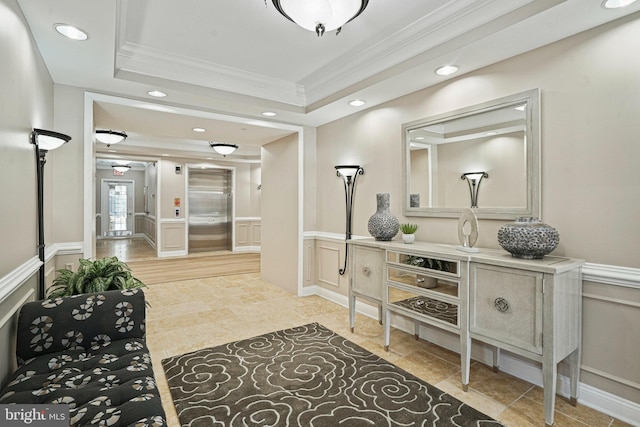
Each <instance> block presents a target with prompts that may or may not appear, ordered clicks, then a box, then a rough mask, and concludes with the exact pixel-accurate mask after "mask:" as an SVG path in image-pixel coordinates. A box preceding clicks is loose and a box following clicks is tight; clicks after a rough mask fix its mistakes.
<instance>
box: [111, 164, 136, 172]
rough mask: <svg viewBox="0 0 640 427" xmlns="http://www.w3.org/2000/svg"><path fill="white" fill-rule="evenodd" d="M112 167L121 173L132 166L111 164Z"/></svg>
mask: <svg viewBox="0 0 640 427" xmlns="http://www.w3.org/2000/svg"><path fill="white" fill-rule="evenodd" d="M111 167H112V168H114V169H115V170H117V171H118V172H121V173H125V172H127V171H128V170H129V169H131V166H129V165H111Z"/></svg>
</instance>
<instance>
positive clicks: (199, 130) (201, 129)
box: [191, 128, 207, 133]
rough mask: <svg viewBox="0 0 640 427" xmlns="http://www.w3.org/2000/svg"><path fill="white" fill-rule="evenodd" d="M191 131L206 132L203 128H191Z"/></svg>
mask: <svg viewBox="0 0 640 427" xmlns="http://www.w3.org/2000/svg"><path fill="white" fill-rule="evenodd" d="M191 130H192V131H194V132H199V133H202V132H206V131H207V130H206V129H205V128H192V129H191Z"/></svg>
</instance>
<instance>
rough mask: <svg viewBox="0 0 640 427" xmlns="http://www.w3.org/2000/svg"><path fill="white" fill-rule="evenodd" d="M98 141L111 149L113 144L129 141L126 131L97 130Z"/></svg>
mask: <svg viewBox="0 0 640 427" xmlns="http://www.w3.org/2000/svg"><path fill="white" fill-rule="evenodd" d="M96 139H97V140H98V141H100V142H102V143H103V144H107V147H110V146H111V144H117V143H119V142H122V141H124V140H125V139H127V134H126V133H125V132H124V131H122V132H120V131H117V130H111V129H109V130H106V129H98V130H96Z"/></svg>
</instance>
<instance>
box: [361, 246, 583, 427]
mask: <svg viewBox="0 0 640 427" xmlns="http://www.w3.org/2000/svg"><path fill="white" fill-rule="evenodd" d="M349 244H350V245H351V253H352V254H353V256H352V258H351V276H350V277H351V278H350V285H349V308H350V322H351V325H350V326H351V328H352V330H353V328H354V327H355V302H356V299H357V298H364V299H365V300H367V301H370V302H373V303H376V304H378V306H379V307H381V320H382V321H383V324H384V331H385V347H386V348H387V349H388V346H389V334H390V327H391V326H390V323H391V322H390V320H391V314H392V313H393V314H395V315H401V316H404V317H408V318H410V319H413V320H414V321H415V324H416V338H417V337H418V331H419V325H421V324H423V325H428V326H430V327H437V328H441V329H444V330H447V331H450V332H453V333H456V334H458V335H459V336H460V355H461V357H460V360H461V367H462V388H463V390H465V391H466V390H467V388H468V384H469V363H470V356H471V340H472V339H473V340H477V341H481V342H484V343H487V344H490V345H491V346H493V347H494V360H493V367H494V370H498V369H499V355H500V349H504V350H507V351H509V352H512V353H514V354H517V355H520V356H523V357H525V358H528V359H531V360H534V361H537V362H540V363H541V364H542V372H543V387H544V406H545V422H546V424H547V425H548V426H551V425H553V408H554V404H555V395H556V382H557V366H558V363H559V362H560V361H562V360H564V359H567V362H568V363H569V371H570V381H571V396H570V397H571V401H572V403H574V404H575V403H576V399H577V388H578V378H579V372H580V346H581V321H582V301H581V294H582V272H581V268H582V264H583V263H584V262H583V261H582V260H576V259H571V258H564V257H555V256H545V257H544V258H542V259H536V260H525V259H520V258H513V257H512V256H511V255H510V254H509V253H507V252H505V251H503V250H495V249H481V250H480V252H477V253H467V252H462V251H458V250H457V249H456V247H455V246H451V245H441V244H430V243H422V242H416V243H414V244H411V245H406V244H403V243H401V242H379V241H375V240H373V239H362V240H350V241H349Z"/></svg>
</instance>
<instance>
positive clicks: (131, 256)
mask: <svg viewBox="0 0 640 427" xmlns="http://www.w3.org/2000/svg"><path fill="white" fill-rule="evenodd" d="M106 256H116V257H118V259H119V260H120V261H124V262H126V263H127V265H128V266H129V268H131V270H132V272H133V275H134V277H136V278H138V279H140V280H141V281H142V282H143V283H144V284H146V285H154V284H158V283H167V282H177V281H183V280H193V279H202V278H205V277H219V276H229V275H237V274H249V273H259V272H260V254H259V253H253V252H252V253H233V252H230V251H216V252H199V253H195V254H191V255H189V256H186V257H177V258H157V257H156V252H155V249H153V248H152V247H151V246H150V245H149V244H148V243H147V242H146V241H145V240H144V239H140V238H128V239H103V240H100V241H99V242H97V243H96V258H103V257H106Z"/></svg>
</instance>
